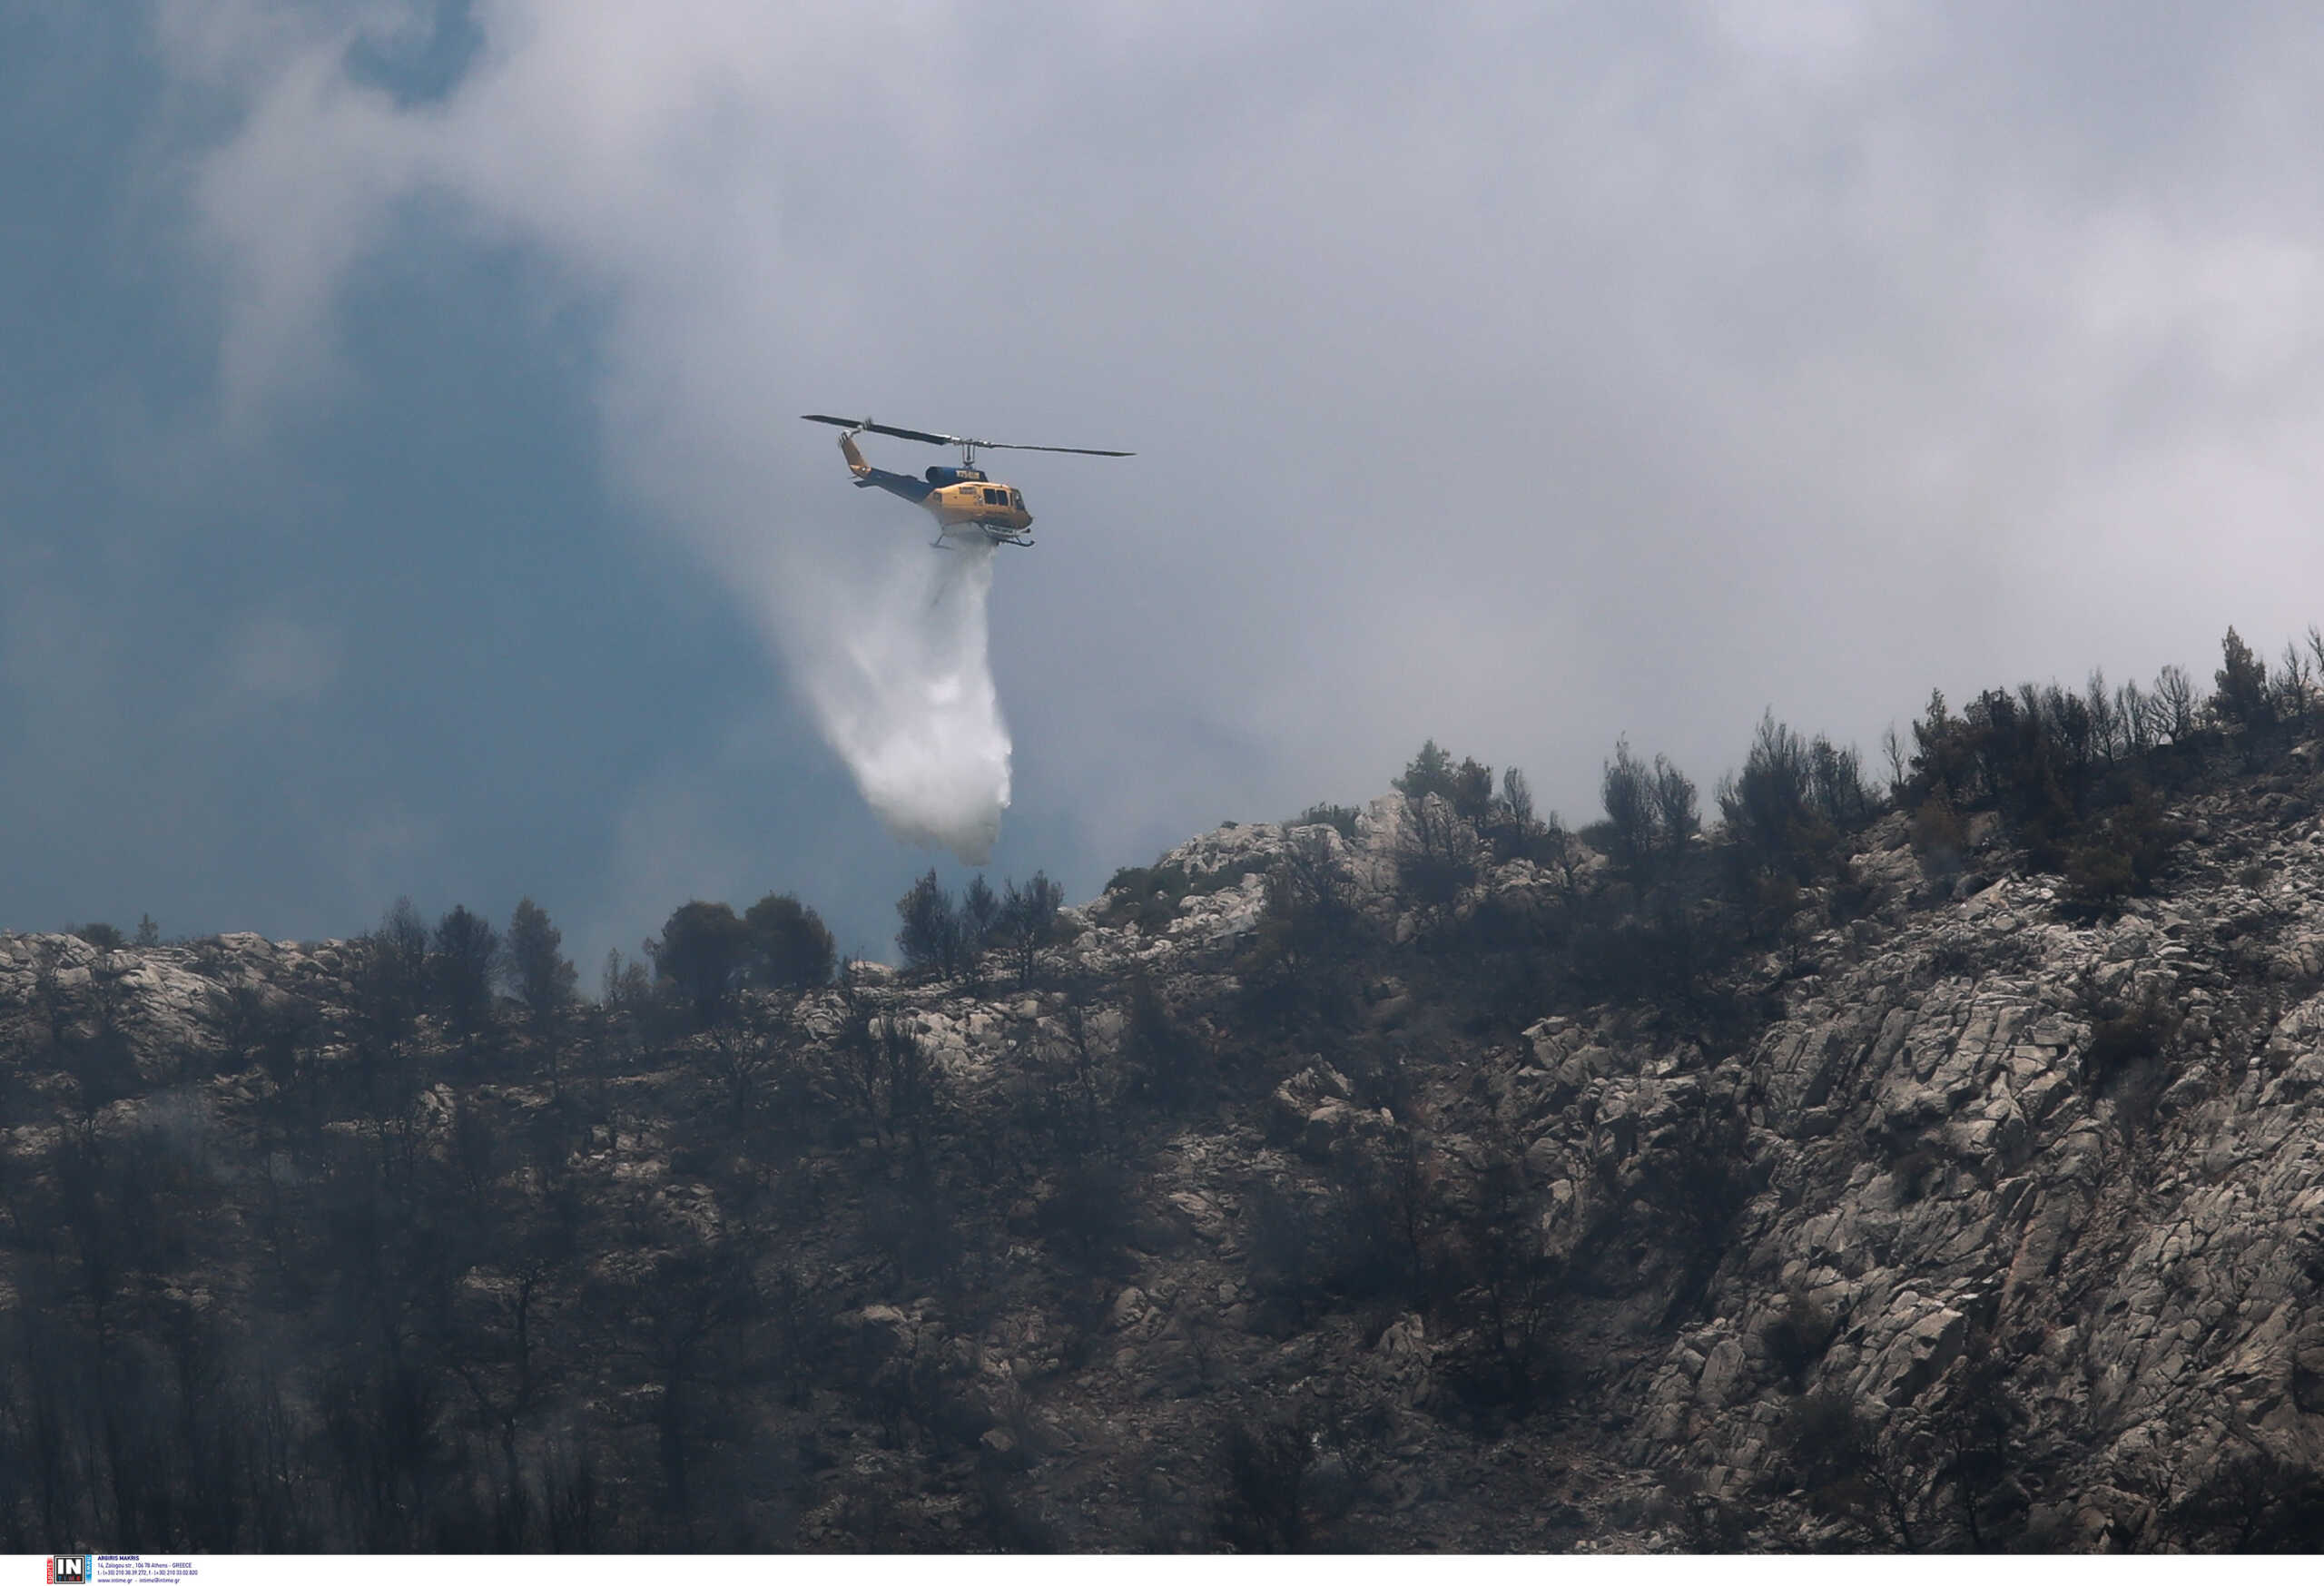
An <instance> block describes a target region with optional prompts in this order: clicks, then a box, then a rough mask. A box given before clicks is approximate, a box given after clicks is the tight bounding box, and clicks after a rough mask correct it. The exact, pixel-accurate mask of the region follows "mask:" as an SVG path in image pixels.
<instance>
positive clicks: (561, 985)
mask: <svg viewBox="0 0 2324 1586" xmlns="http://www.w3.org/2000/svg"><path fill="white" fill-rule="evenodd" d="M564 946H565V933H564V932H563V931H559V930H558V929H557V928H556V926H555V925H552V924H551V923H549V918H548V911H547V910H545V909H543V908H542V907H541V906H540V905H539V904H538V903H536V902H534V901H532V900H531V899H530V898H523V899H520V900H518V901H517V911H516V912H515V913H513V914H511V915H510V916H509V917H508V952H507V960H506V966H507V977H508V980H509V983H510V985H511V987H512V988H513V989H514V990H515V991H516V993H517V996H518V997H520V998H522V999H523V1000H524V1003H525V1006H526V1007H527V1008H529V1009H530V1010H532V1013H533V1017H534V1018H535V1019H537V1020H541V1019H547V1018H548V1017H549V1016H550V1015H551V1014H553V1013H555V1012H556V1010H558V1009H559V1008H562V1007H563V1006H564V1005H565V1004H566V1003H567V1002H570V1001H571V1000H573V988H574V986H575V985H576V983H578V981H579V980H580V977H579V975H578V974H577V973H576V971H575V970H574V968H573V960H571V959H568V958H566V956H565V955H564V952H563V951H562V950H563V948H564Z"/></svg>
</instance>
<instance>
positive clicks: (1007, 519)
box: [839, 435, 1033, 545]
mask: <svg viewBox="0 0 2324 1586" xmlns="http://www.w3.org/2000/svg"><path fill="white" fill-rule="evenodd" d="M839 448H840V450H841V451H842V453H844V454H845V456H846V458H847V471H848V472H849V473H851V474H852V475H854V476H855V483H856V485H857V487H858V488H862V489H873V488H878V489H881V490H885V491H887V492H888V493H889V494H890V495H891V496H901V497H903V498H904V499H905V500H907V501H911V502H916V503H917V504H919V505H920V506H921V507H926V508H927V509H928V512H929V515H930V516H931V517H934V518H935V519H936V537H937V538H938V540H939V541H941V540H943V539H944V538H945V537H948V536H950V535H952V534H954V533H958V532H960V531H963V530H967V529H971V528H973V529H977V530H979V531H980V532H982V534H983V535H984V536H985V537H986V538H987V539H990V540H991V541H993V542H994V543H995V544H1004V545H1029V544H1030V543H1031V542H1030V541H1029V540H1028V539H1026V538H1025V531H1026V530H1027V529H1029V528H1030V527H1032V526H1033V515H1032V514H1031V513H1029V512H1028V511H1026V510H1025V496H1024V492H1022V491H1020V490H1019V489H1017V488H1014V487H1012V486H1009V485H1004V484H1001V483H1000V482H998V481H996V480H993V479H990V478H986V477H985V473H984V470H983V469H981V468H941V467H939V468H930V469H929V470H928V471H927V472H926V473H925V474H924V475H922V476H921V477H920V478H913V477H912V476H911V475H910V474H891V473H890V472H889V471H888V470H887V469H885V468H873V467H872V465H871V464H870V463H868V462H866V461H864V460H863V454H862V452H861V451H859V450H857V449H856V446H855V438H854V437H853V436H852V435H842V436H841V437H840V438H839Z"/></svg>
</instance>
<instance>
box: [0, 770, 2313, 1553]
mask: <svg viewBox="0 0 2324 1586" xmlns="http://www.w3.org/2000/svg"><path fill="white" fill-rule="evenodd" d="M2292 764H2293V767H2294V769H2292V770H2290V771H2288V772H2286V773H2281V774H2278V775H2276V776H2273V777H2271V778H2265V779H2241V780H2239V781H2237V782H2235V783H2234V784H2233V785H2226V786H2220V787H2217V788H2215V789H2214V791H2211V792H2210V793H2203V794H2201V796H2199V797H2193V798H2191V799H2190V800H2188V801H2187V802H2185V803H2183V804H2182V805H2181V807H2180V808H2179V809H2177V810H2176V811H2175V812H2174V813H2175V816H2176V818H2177V820H2178V821H2179V823H2180V824H2181V841H2180V843H2179V847H2178V850H2177V857H2176V860H2175V863H2174V865H2173V867H2172V869H2171V872H2169V874H2168V875H2167V877H2166V878H2165V880H2164V881H2163V882H2162V884H2161V886H2160V888H2159V889H2158V890H2157V892H2156V893H2155V895H2153V896H2152V897H2147V898H2139V899H2132V900H2130V901H2127V902H2124V903H2122V905H2121V906H2120V908H2119V909H2118V910H2115V911H2112V912H2110V913H2108V914H2106V915H2104V916H2103V917H2093V916H2092V914H2091V911H2088V910H2086V909H2082V908H2078V907H2076V906H2073V901H2072V900H2065V901H2063V902H2062V897H2061V889H2060V886H2059V884H2058V883H2057V882H2054V881H2053V880H2050V879H2046V878H2043V877H2041V876H2038V875H2031V874H2026V873H2024V872H2023V870H2022V867H2021V866H2020V865H2019V864H2018V862H2016V861H2015V860H2014V858H2013V856H2012V855H2011V854H2010V852H2008V851H2007V850H2006V849H2005V848H2004V847H2003V846H2002V845H2000V844H1999V843H1998V842H1997V841H1995V840H1994V833H1993V832H1991V831H1990V830H1987V831H1985V832H1984V833H1983V835H1984V840H1985V842H1984V847H1983V848H1982V849H1981V850H1979V851H1978V852H1973V853H1972V854H1970V855H1969V856H1968V873H1967V874H1966V875H1965V876H1963V877H1960V878H1959V879H1955V875H1954V873H1953V872H1955V871H1956V870H1957V869H1959V868H1960V867H1959V864H1958V862H1955V861H1951V860H1949V859H1948V860H1945V861H1944V862H1937V863H1934V864H1933V865H1932V867H1931V868H1930V869H1929V870H1924V867H1923V865H1922V862H1921V861H1920V860H1919V859H1918V858H1917V857H1916V856H1915V850H1914V848H1913V846H1912V845H1911V844H1910V843H1909V842H1907V841H1906V826H1905V821H1904V819H1903V817H1901V816H1891V817H1888V818H1887V819H1886V821H1885V822H1883V823H1879V824H1876V825H1875V826H1873V827H1872V828H1870V829H1869V830H1868V831H1866V832H1864V833H1862V834H1861V836H1860V837H1859V838H1858V839H1857V840H1856V843H1855V845H1854V850H1853V852H1851V853H1850V854H1848V855H1847V856H1846V858H1845V859H1844V861H1843V862H1842V863H1841V867H1840V869H1839V871H1838V872H1837V873H1836V874H1834V875H1833V876H1831V877H1830V878H1829V879H1828V881H1827V882H1826V883H1825V884H1823V885H1822V886H1820V887H1817V888H1813V889H1810V890H1809V891H1808V892H1806V893H1804V894H1801V895H1799V896H1797V897H1788V896H1787V898H1786V899H1785V900H1784V902H1783V906H1782V909H1781V910H1779V911H1777V912H1776V913H1775V914H1773V915H1771V916H1769V917H1768V921H1767V922H1765V923H1763V924H1762V925H1758V926H1754V927H1753V928H1752V930H1751V931H1748V932H1747V933H1746V934H1744V935H1743V936H1740V937H1735V938H1732V939H1728V940H1723V941H1719V942H1717V943H1710V942H1707V941H1704V940H1703V939H1702V938H1701V937H1700V935H1699V933H1698V934H1696V935H1691V936H1690V935H1688V934H1687V931H1689V930H1690V929H1692V928H1691V927H1690V926H1689V923H1688V921H1687V920H1686V919H1685V918H1683V917H1681V916H1678V915H1666V916H1658V915H1656V913H1655V908H1656V905H1654V904H1652V903H1651V901H1650V900H1649V898H1648V897H1647V896H1646V895H1645V894H1644V893H1642V892H1640V891H1638V890H1636V889H1633V888H1631V887H1630V885H1629V883H1628V882H1625V881H1624V880H1623V879H1621V878H1620V877H1619V876H1618V875H1617V874H1616V873H1615V872H1614V871H1613V868H1612V867H1611V866H1610V864H1609V863H1608V862H1607V861H1605V860H1604V859H1603V858H1602V857H1600V856H1599V855H1597V854H1595V853H1592V852H1590V851H1588V850H1586V849H1584V848H1581V846H1579V845H1578V844H1575V845H1565V846H1561V847H1560V848H1559V849H1558V850H1557V851H1556V852H1537V853H1536V854H1535V855H1534V856H1533V858H1531V859H1512V860H1509V861H1507V862H1498V863H1496V862H1493V861H1492V858H1491V856H1490V854H1489V853H1488V852H1484V851H1483V850H1482V849H1481V848H1480V847H1478V846H1476V845H1475V844H1473V843H1471V842H1467V841H1466V840H1465V839H1463V840H1462V841H1461V842H1456V843H1454V845H1453V847H1454V849H1455V850H1457V852H1452V859H1453V861H1455V862H1454V863H1452V865H1451V867H1450V868H1449V869H1446V868H1443V867H1442V866H1440V867H1438V868H1436V869H1432V868H1431V865H1432V862H1433V861H1434V860H1437V859H1442V858H1443V854H1444V852H1445V851H1444V850H1443V843H1442V839H1443V832H1444V831H1445V829H1446V826H1445V812H1444V811H1443V809H1442V808H1441V807H1438V806H1436V805H1435V804H1433V803H1428V802H1423V803H1421V804H1418V805H1414V804H1413V803H1409V802H1408V801H1405V800H1403V799H1401V798H1397V797H1390V798H1386V799H1383V800H1379V801H1376V802H1375V803H1374V804H1373V805H1372V806H1370V808H1369V809H1368V810H1366V811H1365V812H1364V813H1363V814H1362V815H1361V816H1360V817H1358V818H1357V819H1355V820H1354V821H1352V822H1344V828H1345V829H1344V830H1341V829H1334V827H1332V826H1329V825H1315V826H1306V827H1300V828H1285V827H1279V826H1273V825H1247V826H1236V827H1230V828H1225V829H1222V830H1220V831H1219V832H1213V833H1209V834H1206V835H1205V836H1203V837H1200V838H1197V839H1196V840H1194V841H1193V842H1188V843H1187V844H1184V845H1182V846H1181V847H1179V848H1177V849H1175V850H1173V851H1172V852H1170V853H1168V854H1166V855H1164V856H1162V858H1161V859H1160V860H1159V861H1158V862H1157V864H1155V865H1154V866H1151V867H1148V868H1147V869H1146V870H1144V871H1140V872H1125V875H1124V876H1123V877H1121V878H1118V883H1117V885H1116V887H1114V888H1113V889H1111V890H1109V892H1108V894H1107V895H1106V896H1105V897H1103V898H1101V899H1098V900H1096V901H1093V902H1092V903H1091V904H1089V905H1088V906H1086V907H1084V908H1081V909H1078V910H1068V911H1065V912H1064V914H1063V916H1062V925H1063V930H1062V931H1060V933H1059V935H1060V940H1059V941H1056V942H1054V943H1052V944H1050V945H1048V946H1046V947H1044V948H1042V949H1041V950H1040V951H1039V953H1038V955H1037V962H1036V972H1035V974H1034V975H1033V977H1032V979H1031V980H1030V982H1029V983H1028V984H1019V983H1018V977H1017V976H1016V975H1015V974H1014V973H1013V972H1011V971H1005V970H1003V969H1002V968H1001V967H1000V964H999V963H998V962H993V963H990V964H989V965H988V966H987V970H986V979H985V980H984V981H983V982H982V983H981V984H980V985H978V986H975V987H970V986H968V985H964V984H960V983H926V982H912V981H906V980H901V979H897V978H894V977H891V976H888V975H885V974H881V973H876V972H874V971H872V970H869V969H866V970H862V971H860V972H859V973H858V974H857V975H856V976H855V977H854V978H853V979H852V981H851V983H850V984H848V985H845V986H843V987H841V988H839V989H835V990H830V991H824V992H818V993H812V994H809V995H806V996H804V997H797V998H793V997H789V996H775V995H768V994H762V993H745V994H744V995H743V998H742V999H741V1000H740V1002H739V1004H738V1006H737V1007H736V1008H735V1009H734V1010H733V1011H732V1013H731V1014H730V1015H729V1016H727V1017H726V1018H725V1019H724V1020H722V1021H721V1022H719V1023H718V1024H716V1025H715V1026H714V1027H713V1028H710V1029H701V1030H694V1029H689V1028H687V1023H688V1021H687V1019H686V1017H685V1015H684V1011H683V1010H677V1009H675V1008H672V1007H668V1006H665V1005H661V1004H644V1005H632V1006H615V1007H604V1008H601V1007H585V1008H581V1009H576V1010H573V1011H572V1012H570V1013H569V1014H567V1015H566V1016H565V1017H564V1018H563V1019H562V1020H558V1021H556V1022H554V1023H547V1024H534V1023H527V1022H526V1021H525V1020H521V1019H519V1018H518V1017H517V1014H516V1013H515V1012H514V1011H513V1010H502V1012H501V1013H500V1014H499V1015H498V1016H497V1018H495V1019H494V1020H491V1021H489V1022H487V1024H485V1025H484V1026H483V1027H482V1028H479V1029H471V1030H468V1031H466V1032H462V1031H459V1030H457V1029H453V1028H450V1027H449V1026H448V1024H447V1023H446V1022H445V1016H444V1015H443V1013H442V1012H441V1010H435V1009H433V1008H431V1007H430V1006H429V1004H428V1000H427V999H426V997H425V996H424V994H423V993H422V991H421V990H419V983H418V982H417V981H415V980H411V979H410V978H409V976H408V975H407V976H406V977H405V979H404V980H400V981H399V980H397V979H396V977H395V976H394V975H393V974H389V973H388V972H387V970H386V969H384V968H383V960H382V958H381V952H382V951H383V950H382V949H381V947H380V945H379V943H376V942H357V943H326V944H320V945H317V946H314V947H311V948H303V947H300V946H297V945H294V944H287V943H268V942H265V941H261V940H259V939H257V938H254V937H247V936H243V937H226V938H221V939H216V940H214V941H204V942H197V943H191V944H185V945H182V946H177V947H170V948H158V949H145V950H135V949H132V950H124V951H113V952H100V951H97V950H95V949H94V948H92V947H90V946H89V945H88V944H87V943H85V942H83V941H78V940H77V939H74V938H69V937H56V936H38V937H0V1033H5V1040H6V1043H7V1044H6V1048H5V1059H0V1061H5V1076H4V1077H5V1089H0V1098H5V1108H6V1111H5V1116H0V1122H5V1125H6V1126H7V1132H6V1135H5V1178H0V1191H5V1215H6V1219H7V1221H6V1234H7V1238H6V1244H5V1250H4V1251H0V1262H5V1265H0V1282H5V1288H0V1306H5V1320H6V1324H7V1327H6V1332H5V1340H0V1342H5V1349H6V1355H5V1371H6V1376H5V1394H4V1395H0V1438H5V1440H7V1443H8V1447H7V1449H6V1450H5V1451H0V1452H5V1453H6V1454H7V1455H8V1456H9V1457H7V1458H0V1473H7V1474H0V1525H5V1529H6V1531H7V1532H8V1534H9V1535H12V1536H14V1537H15V1539H16V1540H15V1542H11V1543H10V1544H9V1545H10V1546H12V1547H16V1546H19V1545H21V1546H22V1547H24V1548H30V1547H33V1546H34V1545H40V1546H46V1545H49V1542H48V1541H47V1540H43V1539H51V1538H54V1537H58V1536H64V1535H67V1534H73V1535H86V1536H88V1537H91V1538H92V1539H94V1538H98V1537H103V1538H105V1539H118V1540H108V1541H107V1542H106V1545H118V1546H132V1545H137V1546H145V1547H152V1548H158V1547H162V1546H169V1545H184V1546H242V1547H291V1546H359V1547H393V1546H428V1547H456V1546H458V1547H464V1546H476V1547H490V1546H519V1547H541V1546H562V1547H590V1546H596V1547H604V1546H633V1547H634V1546H645V1545H655V1546H662V1545H673V1546H741V1547H752V1546H800V1547H845V1546H878V1547H918V1548H985V1547H996V1546H998V1547H1036V1546H1065V1547H1075V1548H1111V1547H1165V1548H1188V1547H1207V1546H1218V1545H1227V1546H1235V1547H1239V1548H1245V1549H1252V1548H1262V1547H1302V1546H1330V1547H1355V1548H1365V1547H1371V1548H1439V1549H1442V1548H1463V1549H1479V1550H1492V1549H1502V1548H1649V1549H1667V1548H1682V1547H1687V1548H1707V1547H1730V1546H1748V1547H1755V1548H1804V1547H1813V1546H1822V1545H1849V1546H1856V1545H1865V1544H1867V1543H1869V1544H1871V1545H1877V1546H1915V1547H1926V1546H1944V1545H1984V1546H2042V1547H2061V1548H2091V1547H2118V1548H2184V1547H2217V1546H2267V1545H2282V1544H2298V1543H2305V1544H2306V1545H2309V1546H2314V1545H2317V1542H2318V1539H2319V1534H2324V1533H2319V1531H2318V1530H2317V1529H2316V1528H2317V1526H2318V1524H2319V1513H2324V1508H2320V1507H2319V1492H2324V1488H2319V1480H2318V1474H2317V1473H2318V1472H2319V1470H2324V1442H2320V1441H2319V1439H2324V1292H2319V1280H2324V1220H2319V1209H2324V1118H2319V1090H2318V1087H2319V1082H2324V1047H2319V1033H2320V1032H2324V997H2319V988H2324V874H2319V861H2320V860H2324V824H2319V815H2318V809H2319V806H2318V803H2317V797H2316V793H2317V786H2316V781H2315V778H2314V777H2313V775H2312V774H2311V773H2309V770H2308V769H2307V762H2306V761H2294V762H2293V763H2292ZM1984 825H1985V826H1986V827H1988V828H1990V825H1991V823H1989V822H1988V823H1984ZM1447 877H1450V881H1449V882H1447V880H1446V878H1447ZM1673 941H1678V942H1680V943H1682V944H1684V951H1683V952H1681V953H1680V955H1679V957H1678V958H1677V959H1673V958H1672V957H1671V954H1672V953H1673V951H1677V950H1674V949H1673V948H1672V946H1671V943H1672V942H1673ZM1673 964H1675V965H1676V967H1675V969H1674V968H1672V967H1671V966H1672V965H1673ZM1545 966H1547V967H1545ZM1640 966H1644V967H1640ZM254 1428H255V1429H258V1430H253V1429H254ZM58 1545H63V1544H61V1543H60V1544H58Z"/></svg>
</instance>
